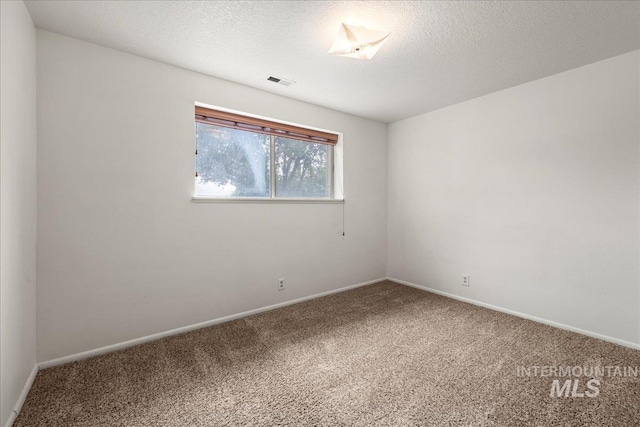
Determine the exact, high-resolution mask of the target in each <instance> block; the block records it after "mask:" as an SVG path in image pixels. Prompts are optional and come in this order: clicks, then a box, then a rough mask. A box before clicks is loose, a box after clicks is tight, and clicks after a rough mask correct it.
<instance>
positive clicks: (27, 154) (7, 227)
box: [0, 1, 36, 426]
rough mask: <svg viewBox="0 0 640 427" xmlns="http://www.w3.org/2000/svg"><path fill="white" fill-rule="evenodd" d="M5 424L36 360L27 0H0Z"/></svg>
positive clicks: (32, 79) (31, 34)
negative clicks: (17, 0)
mask: <svg viewBox="0 0 640 427" xmlns="http://www.w3.org/2000/svg"><path fill="white" fill-rule="evenodd" d="M0 9H1V10H0V15H1V17H2V18H1V21H2V22H1V25H0V28H1V36H0V40H1V42H0V43H1V46H0V52H1V57H0V92H1V93H2V97H1V106H0V129H1V131H0V133H1V135H0V425H2V426H4V425H5V424H6V423H7V420H8V419H9V418H10V416H11V415H12V410H13V409H14V406H15V405H16V403H17V402H18V400H19V397H20V395H21V392H22V390H23V388H24V387H25V384H26V382H27V379H28V378H29V374H30V373H31V371H32V370H33V368H34V366H35V362H36V315H35V307H36V115H35V108H36V32H35V28H34V27H33V23H32V22H31V17H30V16H29V12H27V8H26V7H25V5H24V3H23V2H22V1H19V2H5V1H3V2H1V3H0Z"/></svg>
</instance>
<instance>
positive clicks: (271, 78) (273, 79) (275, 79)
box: [267, 76, 295, 86]
mask: <svg viewBox="0 0 640 427" xmlns="http://www.w3.org/2000/svg"><path fill="white" fill-rule="evenodd" d="M267 80H269V81H270V82H274V83H278V84H280V85H282V86H291V85H292V84H294V83H295V82H294V81H293V80H289V79H283V78H281V77H274V76H269V77H267Z"/></svg>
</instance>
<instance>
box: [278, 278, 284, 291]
mask: <svg viewBox="0 0 640 427" xmlns="http://www.w3.org/2000/svg"><path fill="white" fill-rule="evenodd" d="M283 289H284V279H278V290H279V291H282V290H283Z"/></svg>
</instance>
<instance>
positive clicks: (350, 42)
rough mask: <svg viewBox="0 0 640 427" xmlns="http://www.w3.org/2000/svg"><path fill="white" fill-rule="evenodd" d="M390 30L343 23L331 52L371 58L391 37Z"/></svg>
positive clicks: (351, 56)
mask: <svg viewBox="0 0 640 427" xmlns="http://www.w3.org/2000/svg"><path fill="white" fill-rule="evenodd" d="M389 34H391V33H390V32H387V31H380V30H371V29H369V28H365V27H356V26H354V25H349V24H344V23H343V24H342V25H341V26H340V30H339V31H338V37H337V38H336V40H335V41H334V42H333V45H332V46H331V49H329V53H330V54H332V55H339V56H348V57H349V58H358V59H371V58H373V56H374V55H375V54H376V53H377V52H378V50H379V49H380V47H381V46H382V45H383V44H384V42H385V41H386V40H387V37H389Z"/></svg>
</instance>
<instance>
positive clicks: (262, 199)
mask: <svg viewBox="0 0 640 427" xmlns="http://www.w3.org/2000/svg"><path fill="white" fill-rule="evenodd" d="M191 201H192V202H195V203H267V204H269V203H275V204H283V203H284V204H291V203H293V204H295V203H311V204H323V203H325V204H342V203H344V199H312V198H308V199H304V198H299V199H288V198H284V197H279V198H273V199H272V198H267V197H203V196H193V197H192V198H191Z"/></svg>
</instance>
